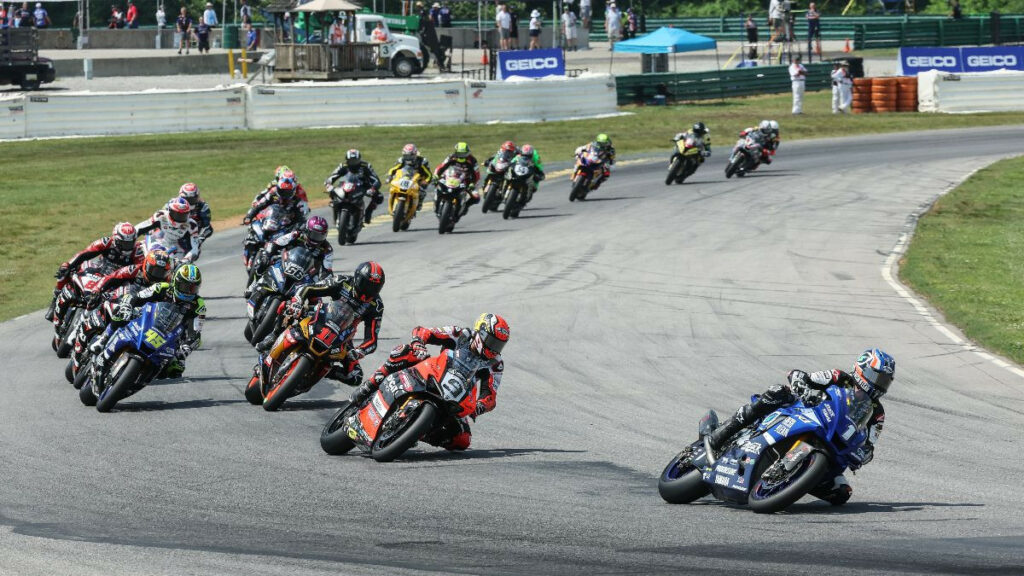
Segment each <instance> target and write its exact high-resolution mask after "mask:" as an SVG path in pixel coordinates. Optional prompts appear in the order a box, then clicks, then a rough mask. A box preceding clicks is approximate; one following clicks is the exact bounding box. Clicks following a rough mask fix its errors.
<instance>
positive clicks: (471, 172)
mask: <svg viewBox="0 0 1024 576" xmlns="http://www.w3.org/2000/svg"><path fill="white" fill-rule="evenodd" d="M461 160H462V161H461V162H459V159H458V158H456V157H455V156H454V155H449V156H448V157H447V158H445V159H444V160H443V161H442V162H441V163H440V164H438V165H437V168H435V169H434V179H435V180H440V179H441V175H443V174H444V171H445V170H447V169H448V168H449V167H451V166H453V165H455V164H459V165H462V166H465V167H466V184H467V187H468V188H469V201H467V202H466V205H465V206H464V207H463V209H462V213H463V214H465V213H466V210H469V207H470V206H472V205H474V204H476V203H477V202H479V201H480V193H479V192H477V190H476V183H477V182H479V181H480V165H479V163H478V162H477V160H476V156H473V155H472V154H468V155H467V156H466V157H465V158H462V159H461ZM436 204H437V203H436V202H435V206H434V210H437V205H436Z"/></svg>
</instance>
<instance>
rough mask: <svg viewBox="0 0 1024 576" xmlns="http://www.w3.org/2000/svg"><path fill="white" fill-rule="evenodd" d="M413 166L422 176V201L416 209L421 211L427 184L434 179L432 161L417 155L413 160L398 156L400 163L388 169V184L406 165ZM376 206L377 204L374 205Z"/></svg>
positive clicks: (425, 196) (417, 173)
mask: <svg viewBox="0 0 1024 576" xmlns="http://www.w3.org/2000/svg"><path fill="white" fill-rule="evenodd" d="M407 164H408V165H409V166H410V167H412V169H413V170H415V171H416V175H418V176H419V177H420V202H419V205H418V206H417V207H416V211H417V212H419V211H420V210H422V209H423V201H424V200H426V198H427V186H428V185H429V184H430V183H431V182H433V181H434V173H433V172H431V171H430V163H429V162H427V159H426V158H424V157H423V156H417V157H416V159H415V160H413V161H412V162H408V163H407V162H406V161H405V160H403V159H402V158H401V157H399V158H398V163H397V164H395V165H394V166H392V167H391V169H390V170H388V176H387V178H388V184H389V185H390V184H391V182H392V181H393V180H394V179H395V174H397V173H399V172H401V171H402V168H404V167H405V166H406V165H407ZM374 207H375V206H374Z"/></svg>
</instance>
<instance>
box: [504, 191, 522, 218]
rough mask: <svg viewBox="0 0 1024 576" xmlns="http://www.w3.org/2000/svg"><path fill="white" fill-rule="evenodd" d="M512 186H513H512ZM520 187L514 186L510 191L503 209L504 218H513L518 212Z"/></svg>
mask: <svg viewBox="0 0 1024 576" xmlns="http://www.w3.org/2000/svg"><path fill="white" fill-rule="evenodd" d="M510 187H511V186H510ZM518 207H519V189H518V188H512V189H511V190H510V191H509V193H508V201H507V202H505V209H504V210H502V211H501V217H502V219H504V220H508V219H509V218H512V217H513V215H515V214H518V213H519V210H517V208H518Z"/></svg>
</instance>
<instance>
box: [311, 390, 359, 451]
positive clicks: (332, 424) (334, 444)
mask: <svg viewBox="0 0 1024 576" xmlns="http://www.w3.org/2000/svg"><path fill="white" fill-rule="evenodd" d="M355 409H358V406H357V405H353V404H352V403H351V402H350V403H348V404H346V405H344V406H342V407H341V410H338V412H337V413H336V414H335V415H334V417H333V418H331V419H330V420H328V421H327V424H325V425H324V430H323V432H321V433H320V448H322V449H323V451H324V452H326V453H327V454H330V455H331V456H341V455H342V454H345V453H347V452H348V451H349V450H351V449H353V448H355V447H356V443H355V442H353V441H352V439H351V438H349V437H348V434H347V433H346V431H345V430H342V429H341V425H342V424H343V423H344V422H345V418H348V416H349V414H351V413H352V411H353V410H355Z"/></svg>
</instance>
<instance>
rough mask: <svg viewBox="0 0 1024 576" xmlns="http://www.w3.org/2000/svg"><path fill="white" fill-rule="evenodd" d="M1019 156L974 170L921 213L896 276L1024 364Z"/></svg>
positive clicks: (1023, 204) (1023, 163)
mask: <svg viewBox="0 0 1024 576" xmlns="http://www.w3.org/2000/svg"><path fill="white" fill-rule="evenodd" d="M1022 181H1024V157H1019V158H1013V159H1010V160H1003V161H1001V162H997V163H996V164H993V165H992V166H989V167H988V168H985V169H983V170H980V171H979V172H977V173H976V174H974V175H973V176H971V177H970V178H969V179H968V180H967V181H966V182H964V183H963V184H962V185H961V186H959V187H958V188H957V189H956V190H953V191H952V192H950V193H949V194H947V195H945V196H943V197H942V198H940V199H939V201H938V202H936V203H935V206H933V207H932V209H931V210H929V211H928V213H927V214H926V215H925V216H924V217H923V218H922V219H921V221H920V222H919V223H918V225H917V231H916V232H915V233H914V239H913V241H912V242H911V244H910V249H909V250H908V251H907V255H906V257H905V258H904V260H903V261H902V263H901V264H902V265H901V267H900V277H901V278H902V279H903V281H904V282H906V283H907V284H908V285H910V286H912V287H913V288H914V290H916V291H917V292H918V293H920V294H923V295H924V296H925V297H926V298H928V300H929V301H930V302H931V303H932V305H934V306H935V307H936V308H938V309H939V310H940V311H942V313H943V314H944V315H945V317H946V319H947V320H949V321H950V322H951V323H953V324H955V325H957V326H959V327H960V329H961V330H963V332H964V334H966V335H967V337H968V338H970V339H971V340H973V341H975V342H977V343H978V344H980V345H981V346H984V347H985V348H988V349H989V350H993V351H995V352H999V353H1000V354H1003V355H1004V356H1006V357H1007V358H1010V359H1012V360H1013V361H1015V362H1017V363H1018V364H1020V363H1024V306H1022V305H1021V302H1024V226H1021V222H1024V188H1022V187H1021V185H1020V183H1021V182H1022Z"/></svg>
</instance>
